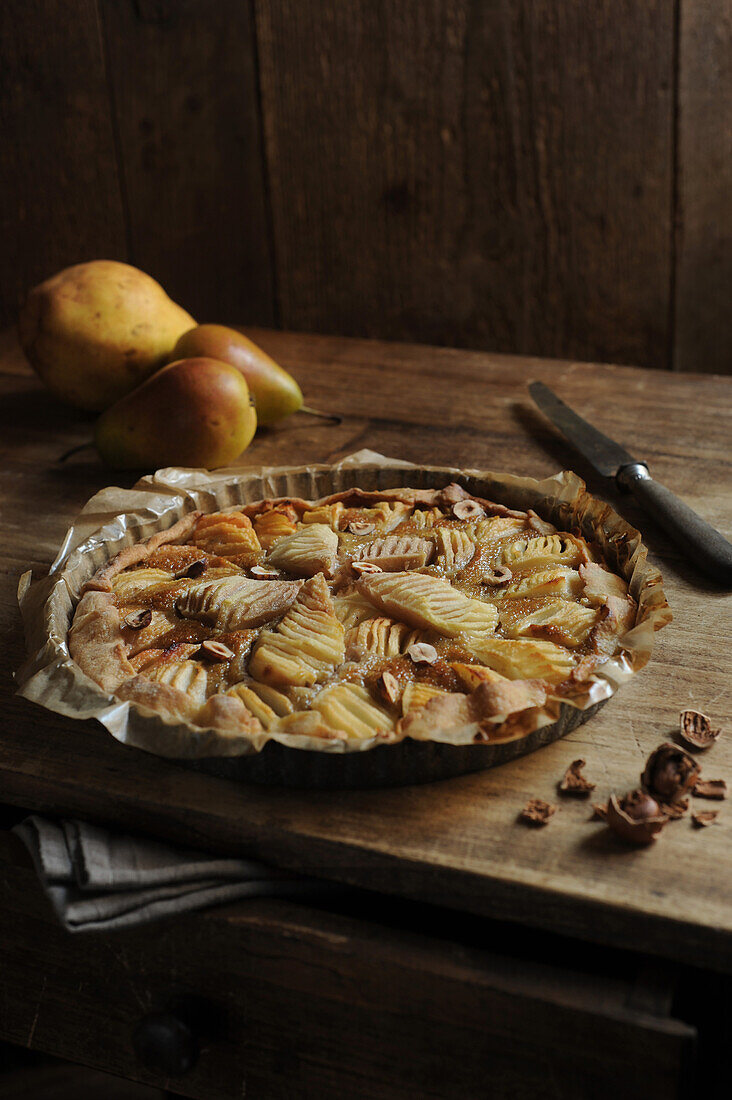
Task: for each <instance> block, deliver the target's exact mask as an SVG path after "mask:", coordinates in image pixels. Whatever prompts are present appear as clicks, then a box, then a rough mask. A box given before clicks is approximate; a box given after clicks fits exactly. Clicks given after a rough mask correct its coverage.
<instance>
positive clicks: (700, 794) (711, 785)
mask: <svg viewBox="0 0 732 1100" xmlns="http://www.w3.org/2000/svg"><path fill="white" fill-rule="evenodd" d="M691 793H692V794H693V795H694V797H695V798H716V799H722V798H726V797H727V784H726V782H725V781H724V779H697V781H696V783H695V784H694V790H693V791H692V792H691Z"/></svg>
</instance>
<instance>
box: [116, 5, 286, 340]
mask: <svg viewBox="0 0 732 1100" xmlns="http://www.w3.org/2000/svg"><path fill="white" fill-rule="evenodd" d="M99 4H100V12H101V18H102V24H103V27H104V32H105V41H106V44H107V49H108V53H109V77H110V89H111V110H112V117H113V121H114V125H115V127H116V131H117V133H118V135H119V158H120V172H121V175H122V178H123V185H124V195H125V202H126V214H127V226H128V234H129V248H130V251H129V259H130V263H133V264H135V265H136V266H137V267H141V268H142V269H143V270H144V271H147V272H149V274H151V275H153V276H154V277H155V278H156V279H159V280H160V281H161V282H162V283H163V285H164V286H165V288H166V290H167V291H168V293H169V294H170V295H171V297H173V298H174V299H175V300H176V301H179V302H180V303H181V305H183V306H184V308H185V309H187V310H189V311H190V313H192V314H193V316H194V317H195V318H196V319H197V320H198V321H199V322H206V321H219V322H221V323H226V322H232V321H235V320H240V321H244V322H253V321H256V322H258V323H259V324H269V323H271V322H272V321H273V320H274V312H273V287H272V264H271V256H270V245H269V231H268V223H267V216H266V209H265V194H264V178H263V165H262V149H261V143H260V134H259V109H258V99H257V79H256V71H255V45H254V38H253V33H252V23H251V11H250V5H249V4H247V3H241V2H240V0H217V3H215V4H211V3H209V2H208V0H186V3H185V4H180V3H178V2H177V0H153V2H151V3H132V2H131V0H122V2H119V0H99Z"/></svg>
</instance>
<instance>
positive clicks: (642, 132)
mask: <svg viewBox="0 0 732 1100" xmlns="http://www.w3.org/2000/svg"><path fill="white" fill-rule="evenodd" d="M255 9H256V12H257V28H258V42H259V57H260V69H261V89H262V109H263V121H264V128H265V136H266V154H267V162H268V168H269V179H270V186H271V203H272V217H273V227H274V236H275V249H276V265H277V271H278V289H279V306H280V314H281V320H282V324H283V325H284V326H285V327H287V328H291V329H293V328H294V329H297V328H302V329H305V330H308V331H313V330H315V331H321V332H322V331H331V332H332V331H335V332H341V333H343V334H345V335H352V336H381V337H386V338H390V339H399V340H405V339H406V340H408V339H419V340H421V341H424V342H431V343H441V344H457V345H460V346H463V347H490V348H492V349H494V350H496V351H515V352H520V353H522V354H535V355H557V354H560V353H561V354H563V355H575V356H578V357H580V358H588V357H591V356H593V355H597V354H598V351H597V349H598V348H602V352H601V354H602V355H603V356H604V357H605V358H607V359H611V360H614V361H618V362H626V363H642V364H643V365H644V366H652V367H664V366H666V365H667V364H668V354H669V344H668V339H667V335H666V333H667V325H668V313H669V293H670V285H671V241H672V234H671V232H670V227H671V222H672V216H671V200H672V178H673V177H672V172H673V157H672V148H671V142H672V133H673V127H672V117H673V114H672V81H671V79H670V75H671V71H672V66H673V56H672V51H673V6H672V5H670V4H664V3H656V2H653V3H647V4H643V5H638V4H636V3H633V2H632V0H630V2H626V0H622V2H621V3H619V2H618V0H602V2H601V3H593V4H577V3H560V4H557V3H555V2H552V3H543V2H542V3H538V4H537V3H523V2H520V3H512V4H473V3H470V2H468V0H429V2H428V3H419V4H414V3H407V4H405V3H404V2H403V0H385V2H383V3H379V4H374V3H372V0H357V2H352V3H350V4H347V5H343V4H340V3H338V2H337V0H327V2H325V3H321V4H317V5H310V4H302V3H300V2H299V0H276V2H270V0H266V2H261V3H260V2H256V3H255ZM651 44H652V45H651ZM649 47H650V48H649ZM356 59H357V60H356ZM354 260H356V261H357V262H354Z"/></svg>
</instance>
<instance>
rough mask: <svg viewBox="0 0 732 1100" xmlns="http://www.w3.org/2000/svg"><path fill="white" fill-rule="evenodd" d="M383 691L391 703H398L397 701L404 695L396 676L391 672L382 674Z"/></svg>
mask: <svg viewBox="0 0 732 1100" xmlns="http://www.w3.org/2000/svg"><path fill="white" fill-rule="evenodd" d="M380 682H381V690H382V691H383V693H384V695H385V696H386V698H387V699H388V700H389V702H390V703H396V701H397V699H398V698H399V696H400V695H401V693H402V689H401V686H400V684H399V681H398V680H397V678H396V676H393V675H392V674H391V672H382V674H381V681H380Z"/></svg>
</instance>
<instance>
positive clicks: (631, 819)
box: [605, 790, 668, 844]
mask: <svg viewBox="0 0 732 1100" xmlns="http://www.w3.org/2000/svg"><path fill="white" fill-rule="evenodd" d="M605 821H606V822H607V824H608V826H609V828H611V829H612V831H613V832H614V833H615V834H616V835H617V836H619V837H621V838H622V839H623V840H627V841H628V843H629V844H650V843H651V841H653V840H655V839H656V836H657V835H658V833H660V831H661V829H662V828H663V827H664V825H666V824H667V822H668V818H667V817H666V815H665V814H664V813H662V811H661V807H660V806H659V805H658V803H657V802H656V800H655V798H651V796H650V795H649V794H647V793H646V792H645V791H641V790H635V791H631V792H630V793H629V794H626V795H625V796H624V798H622V799H621V800H620V801H618V798H617V795H615V794H611V795H610V800H609V802H608V804H607V814H606V816H605Z"/></svg>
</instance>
